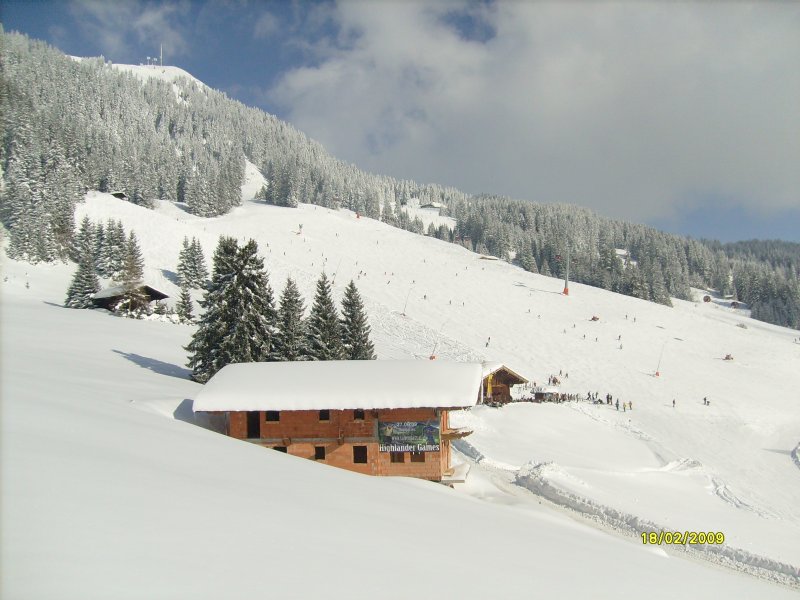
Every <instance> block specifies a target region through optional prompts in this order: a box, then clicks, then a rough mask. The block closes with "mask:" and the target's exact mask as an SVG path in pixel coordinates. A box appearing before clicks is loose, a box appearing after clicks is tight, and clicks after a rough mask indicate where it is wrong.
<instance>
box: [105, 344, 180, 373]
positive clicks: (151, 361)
mask: <svg viewBox="0 0 800 600" xmlns="http://www.w3.org/2000/svg"><path fill="white" fill-rule="evenodd" d="M112 352H116V353H117V354H119V355H121V356H122V357H123V358H126V359H128V360H129V361H131V362H132V363H135V364H137V365H139V366H140V367H142V368H143V369H149V370H150V371H153V372H154V373H158V374H159V375H167V376H169V377H177V378H178V379H189V375H191V373H192V372H191V371H190V370H189V369H185V368H183V367H179V366H178V365H173V364H172V363H168V362H164V361H163V360H157V359H155V358H148V357H147V356H141V355H139V354H133V353H131V352H122V351H121V350H112Z"/></svg>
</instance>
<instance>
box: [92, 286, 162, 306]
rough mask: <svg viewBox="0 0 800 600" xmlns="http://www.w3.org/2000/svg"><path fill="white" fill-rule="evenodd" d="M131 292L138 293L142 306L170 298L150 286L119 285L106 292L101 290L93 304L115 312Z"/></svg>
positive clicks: (107, 289) (95, 296) (94, 298)
mask: <svg viewBox="0 0 800 600" xmlns="http://www.w3.org/2000/svg"><path fill="white" fill-rule="evenodd" d="M131 291H138V292H139V293H138V297H139V298H140V304H141V305H142V306H144V305H146V304H149V303H150V302H153V301H154V300H156V301H157V300H163V299H164V298H169V296H168V295H167V294H165V293H164V292H160V291H158V290H157V289H155V288H153V287H150V286H149V285H145V284H144V283H138V284H135V285H129V286H125V285H117V286H113V287H110V288H106V289H104V290H100V291H99V292H97V293H96V294H95V295H94V297H93V298H92V302H93V303H94V305H95V306H96V307H98V308H105V309H107V310H114V309H115V308H116V306H117V304H119V303H120V301H122V300H123V299H124V298H125V296H126V295H128V294H130V293H131Z"/></svg>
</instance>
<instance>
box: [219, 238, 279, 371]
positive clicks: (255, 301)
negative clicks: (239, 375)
mask: <svg viewBox="0 0 800 600" xmlns="http://www.w3.org/2000/svg"><path fill="white" fill-rule="evenodd" d="M226 291H227V294H226V296H225V298H224V301H225V302H226V303H227V304H228V305H229V307H230V308H231V309H233V310H234V311H235V315H236V319H235V320H234V321H233V322H232V323H231V326H230V327H229V328H228V332H229V333H228V335H227V336H226V338H225V340H224V341H223V352H225V351H226V349H227V352H228V353H229V354H230V357H231V361H230V362H259V361H270V360H274V348H273V345H274V337H275V332H276V331H277V323H278V313H277V311H276V310H275V299H274V296H273V293H272V288H271V287H270V285H269V277H268V276H267V272H266V270H265V269H264V259H263V258H261V257H260V256H258V244H257V243H256V242H255V240H250V241H248V242H247V243H246V244H245V245H244V246H242V247H241V248H240V249H239V251H238V253H237V257H236V271H235V276H234V279H233V283H232V285H231V286H230V287H229V288H228V289H227V290H226Z"/></svg>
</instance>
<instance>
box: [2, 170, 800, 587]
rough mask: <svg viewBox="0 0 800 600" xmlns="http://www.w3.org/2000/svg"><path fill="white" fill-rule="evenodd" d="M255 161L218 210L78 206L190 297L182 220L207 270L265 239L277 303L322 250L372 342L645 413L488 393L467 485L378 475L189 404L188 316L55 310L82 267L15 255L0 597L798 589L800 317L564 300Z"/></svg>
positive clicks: (98, 198) (320, 263)
mask: <svg viewBox="0 0 800 600" xmlns="http://www.w3.org/2000/svg"><path fill="white" fill-rule="evenodd" d="M247 176H248V182H247V183H246V184H245V188H244V197H245V199H246V200H247V201H245V202H244V204H243V206H241V207H239V208H237V209H235V210H234V211H232V213H231V214H229V215H225V216H222V217H217V218H213V219H201V218H197V217H194V216H192V215H189V214H188V213H186V212H185V211H183V210H182V209H181V208H180V207H179V206H176V205H172V204H169V203H166V202H162V203H159V204H158V207H157V209H156V210H154V211H149V210H146V209H142V208H140V207H137V206H134V205H132V204H129V203H125V202H122V201H119V200H117V199H115V198H113V197H111V196H109V195H106V194H100V193H90V194H88V196H87V199H86V202H85V203H84V204H82V205H80V206H79V207H78V209H77V214H76V218H77V219H78V220H80V219H81V218H82V217H83V215H89V216H90V217H91V218H92V219H94V220H103V221H105V220H106V219H107V218H115V219H121V220H122V221H123V223H124V225H125V228H126V230H131V229H133V230H134V231H136V234H137V236H138V237H139V240H140V244H141V246H142V250H143V254H144V257H145V263H146V279H147V280H148V283H150V284H151V285H153V286H154V287H156V288H158V289H162V290H163V291H165V292H166V293H168V294H170V296H172V298H173V299H174V298H176V296H177V287H176V286H175V284H174V272H175V269H176V265H177V257H178V252H179V250H180V247H181V240H182V239H183V236H184V235H187V236H189V237H190V238H191V237H192V236H195V237H197V238H198V239H199V240H200V242H201V244H202V245H203V248H204V250H205V253H206V256H207V258H208V259H209V260H210V258H211V254H212V252H213V249H214V246H215V244H216V240H217V238H218V236H219V235H223V234H224V235H233V236H235V237H237V238H239V239H240V240H246V239H248V238H251V237H252V238H253V239H255V240H256V241H257V242H258V244H259V248H260V250H261V253H262V255H264V257H265V259H266V264H267V267H268V270H269V273H270V281H271V284H272V286H273V288H274V289H275V291H276V292H277V293H279V292H280V290H282V287H283V284H284V283H285V280H286V277H287V276H289V275H291V276H292V277H293V278H294V279H295V280H296V281H297V283H298V287H299V288H300V290H301V293H303V295H304V297H305V299H306V304H309V303H310V301H311V299H312V298H313V291H314V284H315V282H316V280H317V278H318V277H319V274H320V272H321V270H322V269H323V268H324V269H325V270H326V272H327V273H328V274H329V275H332V276H335V285H334V290H335V293H336V295H337V296H338V297H339V298H340V297H341V294H342V292H343V290H344V287H345V286H346V284H347V283H348V282H349V280H350V279H351V278H352V279H354V280H356V283H357V285H358V287H359V290H360V291H361V293H362V295H363V296H364V300H365V305H366V308H367V311H368V314H369V316H370V323H371V325H372V328H373V339H374V342H375V345H376V350H377V353H378V355H379V358H380V359H399V358H415V357H416V358H420V359H427V358H428V356H429V355H430V354H431V353H434V352H435V354H436V355H437V356H439V357H441V358H448V359H456V360H493V361H501V362H504V363H506V364H508V365H509V366H510V367H511V368H513V369H514V370H516V371H517V372H519V373H521V374H523V375H525V376H527V377H528V378H530V379H531V380H532V381H537V382H539V383H542V382H545V381H546V380H547V377H548V376H549V375H551V374H556V375H557V374H558V373H559V371H562V372H564V373H568V374H569V377H568V378H563V384H562V386H561V387H562V390H563V391H564V392H567V393H579V394H581V395H583V396H585V395H586V393H587V392H588V391H592V392H599V393H600V395H601V396H605V394H606V393H611V394H613V395H614V397H615V398H619V399H620V401H624V402H627V401H632V402H633V410H632V411H629V412H625V413H623V412H622V411H620V412H617V411H616V410H615V409H614V408H613V407H609V406H605V405H603V406H597V405H592V404H589V403H566V404H560V405H551V404H548V405H537V404H518V405H512V406H507V407H504V408H501V409H491V408H488V407H477V408H476V409H473V410H472V411H469V412H466V411H465V412H462V413H459V414H458V415H453V421H454V423H455V422H456V421H457V422H458V423H457V424H459V425H463V426H468V427H470V428H472V429H474V433H473V435H471V436H469V437H467V438H466V439H465V440H464V444H463V445H462V446H461V450H462V451H463V453H464V454H463V457H462V460H466V461H470V462H472V463H473V468H472V473H471V475H470V478H469V479H468V482H467V483H466V484H465V485H463V486H461V487H459V488H457V489H455V490H449V489H447V488H444V487H441V486H436V485H432V484H429V483H426V482H420V481H413V480H405V479H373V478H366V477H362V476H359V475H355V474H352V473H348V472H344V471H341V470H337V469H333V468H327V467H325V466H323V465H318V464H314V463H312V462H311V461H303V460H300V459H296V458H293V457H291V456H286V455H282V454H279V453H272V452H267V451H264V450H262V449H260V448H256V447H253V446H250V445H248V444H245V443H241V442H237V441H235V440H231V439H227V438H225V437H224V436H220V435H218V434H215V433H213V432H210V431H207V430H205V429H202V428H199V427H196V426H195V425H192V424H190V423H187V422H183V421H182V420H181V419H189V418H190V415H191V411H190V401H191V399H192V398H193V397H194V395H195V394H196V391H197V390H198V389H199V386H198V385H197V384H194V383H192V382H190V381H188V379H187V378H186V377H187V375H188V371H187V370H186V369H185V368H184V367H183V365H184V364H185V360H186V356H185V352H184V351H183V349H182V346H184V345H185V344H186V343H187V342H188V340H189V338H190V336H191V332H192V328H191V327H188V326H182V325H172V324H169V323H163V322H155V321H134V320H128V319H121V318H116V317H113V316H110V315H108V314H105V313H103V312H101V311H78V310H69V309H64V308H62V307H61V306H60V304H61V303H62V302H63V299H64V296H65V294H66V289H67V287H68V285H69V281H70V278H71V276H72V273H73V270H74V266H72V265H37V266H31V265H27V264H22V263H17V262H14V261H10V260H9V259H8V258H7V257H5V256H3V258H2V263H1V264H2V270H3V275H4V281H3V282H2V286H1V287H0V290H2V292H1V293H2V296H1V297H0V300H1V307H0V310H2V315H1V319H2V320H1V321H0V323H1V324H2V358H3V360H2V364H1V365H0V368H2V384H0V385H2V387H1V388H0V391H1V392H2V415H1V416H2V420H1V421H0V426H2V442H0V443H1V444H2V446H1V447H0V460H1V461H2V465H1V466H2V471H0V473H1V475H0V477H2V490H3V491H2V504H1V505H0V517H1V518H2V520H1V521H0V525H1V526H2V527H1V528H0V530H1V531H2V542H1V543H0V560H2V570H3V573H4V575H3V577H2V583H0V586H2V587H0V596H2V597H9V598H16V597H26V598H49V597H59V598H94V597H97V598H107V597H115V598H128V597H129V598H140V597H142V596H146V597H153V598H176V597H191V598H206V597H208V598H218V597H229V596H231V595H233V594H237V595H239V594H263V593H264V591H265V590H267V589H269V593H270V594H275V595H279V594H280V595H283V596H285V597H295V598H306V597H314V596H319V595H322V594H324V593H327V594H328V595H333V596H334V597H347V598H367V597H374V596H375V595H377V594H380V595H381V596H384V597H388V598H400V597H407V596H408V595H409V594H411V593H419V591H420V590H429V589H430V590H432V591H434V592H435V593H440V594H441V595H444V596H445V597H462V598H488V597H503V598H529V597H531V596H536V595H539V594H549V595H556V596H560V597H567V598H572V597H575V598H577V597H581V598H585V597H593V598H611V597H614V598H618V597H632V596H634V595H646V596H647V597H649V598H660V597H665V598H666V597H674V595H675V594H676V593H681V594H683V595H686V596H690V597H692V596H700V595H701V594H708V595H712V596H713V597H726V596H727V597H735V598H756V597H758V598H773V597H774V598H781V597H795V596H796V589H795V590H792V589H791V588H790V587H787V585H786V584H789V585H791V584H792V582H793V581H795V582H796V579H797V578H796V577H795V576H794V575H793V573H796V569H797V565H800V509H799V508H798V502H797V498H800V469H798V465H797V464H795V462H794V461H793V460H792V451H793V450H794V449H795V448H796V446H797V445H798V442H800V408H798V404H797V401H798V396H797V391H796V390H797V389H798V388H799V387H800V375H798V369H797V367H798V365H800V360H798V359H800V344H796V343H794V339H795V338H796V336H797V332H793V331H791V330H788V329H784V328H780V327H775V326H771V325H767V324H764V323H759V322H756V321H752V320H750V319H748V318H747V317H746V316H744V315H742V314H741V313H738V312H736V311H732V310H730V309H726V308H724V307H720V306H717V305H704V304H703V303H702V302H699V303H693V302H682V301H675V307H674V308H667V307H662V306H658V305H654V304H650V303H646V302H642V301H640V300H636V299H633V298H628V297H624V296H619V295H616V294H612V293H609V292H606V291H603V290H598V289H594V288H589V287H586V286H582V285H577V284H571V285H570V296H569V297H565V296H563V295H561V294H560V291H561V289H562V287H563V282H561V281H558V280H556V279H552V278H547V277H543V276H540V275H532V274H530V273H525V272H523V271H522V270H520V269H518V268H516V267H513V266H511V265H508V264H506V263H502V262H499V261H484V260H480V259H479V258H478V256H477V255H475V254H472V253H470V252H467V251H466V250H465V249H463V248H461V247H459V246H455V245H451V244H447V243H444V242H441V241H439V240H435V239H431V238H425V237H421V236H416V235H414V234H410V233H408V232H404V231H401V230H398V229H393V228H390V227H387V226H385V225H384V224H382V223H379V222H376V221H373V220H370V219H366V218H364V217H361V218H356V215H354V214H353V213H350V212H348V211H344V210H342V211H334V210H329V209H324V208H321V207H315V206H310V205H300V206H299V207H298V208H297V209H290V208H281V207H273V206H267V205H264V204H261V203H256V202H251V201H249V199H251V198H252V197H253V194H254V192H255V190H257V189H258V188H259V187H260V185H261V180H260V175H259V174H258V173H257V172H256V171H255V170H254V169H253V168H252V166H250V165H249V166H248V172H247ZM300 225H302V233H299V232H300V231H301V228H300ZM6 278H7V279H6ZM26 282H27V286H26ZM403 313H405V314H403ZM593 315H597V316H599V317H600V320H599V321H597V322H592V321H590V320H589V319H590V318H591V316H593ZM626 316H627V318H626ZM739 323H745V324H746V325H747V328H746V329H744V328H741V327H738V326H737V324H739ZM584 335H585V338H584ZM618 336H621V340H618V339H617V338H618ZM489 338H491V340H490V341H489ZM487 342H488V345H487ZM620 345H622V348H620ZM725 354H732V355H733V356H734V360H733V361H723V360H722V357H724V355H725ZM657 368H658V370H659V373H660V375H659V377H655V376H654V373H655V371H656V369H657ZM703 397H708V398H709V399H710V400H711V405H710V406H704V405H703V403H702V399H703ZM673 398H674V399H676V407H675V408H673V407H672V399H673ZM175 417H177V418H175ZM580 506H583V507H586V506H591V507H593V510H594V509H596V514H594V516H592V515H589V517H585V516H581V514H580V513H581V511H580V510H576V507H580ZM584 513H585V511H584ZM598 515H599V516H598ZM614 519H617V520H616V521H615V520H614ZM637 520H638V521H637ZM630 522H640V523H651V524H654V525H658V526H663V527H665V528H670V529H674V530H676V531H684V530H702V531H709V530H710V531H722V532H724V534H725V537H726V548H730V549H732V550H731V553H730V555H723V556H716V557H714V556H712V557H706V556H702V555H701V553H689V554H686V553H683V552H681V551H678V549H674V548H669V547H665V546H661V547H655V546H649V545H647V546H644V545H642V543H641V539H637V538H636V537H635V534H632V533H631V532H630V531H626V529H625V527H624V524H625V523H630ZM735 549H739V550H741V552H742V553H743V554H741V555H740V558H742V560H740V561H739V562H738V563H736V557H735V556H734V554H735V552H734V550H735ZM752 557H757V558H758V559H759V560H760V561H761V562H760V563H759V564H760V566H759V564H756V563H757V562H758V560H756V561H755V562H754V561H753V560H750V559H752ZM748 560H750V562H748ZM728 563H730V564H731V566H734V567H736V568H737V569H739V570H740V571H748V570H749V571H750V572H752V573H753V574H756V575H758V576H759V577H761V579H758V578H756V577H753V576H751V575H747V574H744V573H741V572H736V571H735V570H733V569H724V568H720V566H718V565H719V564H728ZM733 563H736V564H733ZM311 573H313V575H314V576H313V577H309V576H308V575H309V574H311ZM576 573H580V576H579V577H576V576H575V575H576ZM765 579H772V580H774V581H776V582H781V583H782V584H781V585H779V584H778V583H774V582H771V581H765ZM332 581H333V582H336V583H335V584H333V587H331V586H332V584H331V582H332Z"/></svg>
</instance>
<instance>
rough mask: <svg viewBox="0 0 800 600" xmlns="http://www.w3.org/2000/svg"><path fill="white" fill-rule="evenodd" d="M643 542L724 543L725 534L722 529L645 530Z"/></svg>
mask: <svg viewBox="0 0 800 600" xmlns="http://www.w3.org/2000/svg"><path fill="white" fill-rule="evenodd" d="M642 543H643V544H653V545H659V544H679V545H681V546H685V545H686V544H723V543H725V534H724V533H722V532H721V531H643V532H642Z"/></svg>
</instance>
